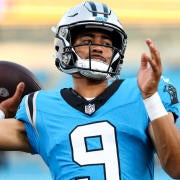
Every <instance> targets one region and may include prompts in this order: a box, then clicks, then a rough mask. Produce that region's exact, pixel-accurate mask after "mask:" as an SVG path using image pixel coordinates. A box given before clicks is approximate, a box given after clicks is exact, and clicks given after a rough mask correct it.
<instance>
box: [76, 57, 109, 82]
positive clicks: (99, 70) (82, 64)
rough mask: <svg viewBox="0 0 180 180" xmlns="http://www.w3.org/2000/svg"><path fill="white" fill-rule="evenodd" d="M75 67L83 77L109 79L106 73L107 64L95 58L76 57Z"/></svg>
mask: <svg viewBox="0 0 180 180" xmlns="http://www.w3.org/2000/svg"><path fill="white" fill-rule="evenodd" d="M76 67H77V68H78V69H79V72H80V74H82V75H83V76H85V77H88V78H91V79H97V80H104V79H109V78H110V75H109V74H108V71H109V70H110V69H109V64H107V63H105V62H102V61H100V60H96V59H91V60H89V59H78V60H77V61H76Z"/></svg>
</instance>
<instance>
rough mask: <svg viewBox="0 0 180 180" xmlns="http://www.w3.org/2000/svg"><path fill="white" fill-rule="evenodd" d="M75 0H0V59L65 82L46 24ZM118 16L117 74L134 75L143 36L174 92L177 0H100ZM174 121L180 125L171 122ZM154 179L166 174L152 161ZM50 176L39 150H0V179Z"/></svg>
mask: <svg viewBox="0 0 180 180" xmlns="http://www.w3.org/2000/svg"><path fill="white" fill-rule="evenodd" d="M80 2H82V1H79V0H73V1H72V0H66V1H60V0H38V1H37V0H0V60H7V61H12V62H15V63H19V64H21V65H23V66H26V67H27V68H29V69H30V70H31V71H33V72H34V73H35V75H36V76H37V78H38V79H39V80H40V82H41V83H42V84H43V86H44V88H46V89H51V88H61V87H64V86H70V85H71V77H70V76H68V75H64V74H63V73H61V72H59V71H58V70H57V69H56V67H55V66H54V59H53V53H54V49H53V38H54V35H53V33H52V32H51V27H52V26H55V25H56V24H57V22H58V21H59V20H60V18H61V17H62V15H63V14H64V13H65V12H66V11H67V10H68V9H69V8H70V7H72V6H74V5H76V4H78V3H80ZM103 2H104V3H106V4H107V5H108V6H110V7H111V8H112V9H113V10H114V12H115V13H116V14H117V15H118V17H119V18H120V20H121V22H122V24H123V26H124V29H125V31H126V33H127V34H128V46H127V50H126V55H125V58H124V66H123V70H122V72H121V77H122V78H127V77H131V76H136V74H137V71H138V68H139V64H140V57H141V53H143V52H147V53H149V52H148V48H147V46H146V44H145V39H147V38H151V39H152V40H153V42H154V43H155V45H156V46H157V48H158V49H159V51H160V53H161V57H162V62H163V68H164V71H163V74H164V76H165V77H166V78H170V79H171V81H172V82H173V83H174V85H175V86H176V87H177V89H178V93H179V94H180V80H179V79H180V60H179V57H180V50H179V47H180V41H179V40H180V1H179V0H113V1H112V0H103ZM177 127H178V128H179V127H180V125H179V123H177ZM155 164H156V165H155V180H170V179H171V178H170V177H169V176H168V175H167V174H166V173H165V172H164V171H163V170H162V168H161V166H160V165H159V161H158V158H156V162H155ZM4 179H6V180H31V179H33V180H41V179H42V180H50V179H51V177H50V174H49V171H48V169H47V167H46V165H45V164H44V163H43V162H42V160H41V159H40V158H39V156H36V155H33V156H32V155H29V154H25V153H19V152H0V180H4Z"/></svg>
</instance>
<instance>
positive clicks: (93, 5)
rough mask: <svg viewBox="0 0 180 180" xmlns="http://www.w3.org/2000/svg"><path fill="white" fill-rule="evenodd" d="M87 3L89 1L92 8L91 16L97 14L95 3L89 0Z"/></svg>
mask: <svg viewBox="0 0 180 180" xmlns="http://www.w3.org/2000/svg"><path fill="white" fill-rule="evenodd" d="M88 3H89V5H90V6H91V10H92V14H93V16H97V8H96V5H95V3H94V2H92V1H89V2H88Z"/></svg>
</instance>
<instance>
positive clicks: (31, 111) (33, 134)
mask: <svg viewBox="0 0 180 180" xmlns="http://www.w3.org/2000/svg"><path fill="white" fill-rule="evenodd" d="M36 97H37V92H36V93H31V94H29V95H26V96H25V97H24V98H23V100H22V102H21V104H20V107H19V109H18V111H17V113H16V116H15V118H16V119H18V120H21V121H23V122H24V123H25V128H26V133H27V136H28V140H29V143H30V145H31V148H32V154H37V153H38V152H39V137H38V136H39V135H38V131H37V127H36Z"/></svg>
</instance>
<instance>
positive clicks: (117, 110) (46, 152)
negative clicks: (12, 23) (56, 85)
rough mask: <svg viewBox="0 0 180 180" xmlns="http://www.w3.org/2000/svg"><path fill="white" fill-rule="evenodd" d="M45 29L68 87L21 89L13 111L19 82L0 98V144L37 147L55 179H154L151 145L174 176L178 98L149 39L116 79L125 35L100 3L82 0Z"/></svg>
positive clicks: (177, 171) (179, 138)
mask: <svg viewBox="0 0 180 180" xmlns="http://www.w3.org/2000/svg"><path fill="white" fill-rule="evenodd" d="M52 30H53V32H54V33H55V41H54V44H55V45H54V49H55V65H56V67H57V68H58V69H59V70H60V71H62V72H64V73H67V74H70V75H72V78H73V83H74V84H73V87H70V88H64V89H60V90H40V91H37V92H35V93H32V94H29V95H26V96H25V97H24V98H23V100H22V101H21V103H20V107H19V109H18V110H17V113H16V116H15V118H14V117H10V116H9V109H12V107H17V105H19V97H20V96H21V94H22V92H23V89H24V84H23V83H20V84H19V85H18V86H17V90H16V92H15V94H14V96H13V97H12V98H10V99H7V100H5V101H3V102H2V103H1V104H0V109H1V114H0V117H1V119H3V118H4V117H5V118H6V119H5V120H1V121H0V149H1V150H19V151H25V152H29V153H32V154H39V155H40V156H41V157H42V159H43V160H44V162H45V163H46V164H47V166H48V167H49V169H50V172H51V175H52V179H54V180H120V179H121V180H153V179H154V153H157V155H158V157H159V159H160V162H161V165H162V167H163V168H164V170H165V171H166V172H167V173H168V174H169V175H170V176H171V177H173V178H180V133H179V131H178V129H177V128H176V126H175V122H176V120H177V119H178V117H179V115H180V103H179V102H178V96H177V93H176V88H175V87H174V86H173V85H172V84H171V83H170V82H167V81H164V79H163V78H162V65H161V58H160V53H159V52H158V50H157V49H156V47H155V46H154V44H153V42H152V41H151V40H150V39H147V40H146V45H147V46H148V48H149V51H150V55H148V54H146V53H142V56H141V60H140V68H139V72H138V75H137V77H135V78H130V79H121V78H120V77H119V75H120V71H121V68H122V64H123V58H124V53H125V49H126V45H127V35H126V33H125V31H124V29H123V27H122V24H121V22H120V20H119V19H118V18H117V16H116V15H115V14H114V12H113V11H111V10H110V9H109V7H108V6H107V5H105V4H103V3H99V2H93V1H89V2H84V3H81V4H79V5H77V6H75V7H73V8H71V9H70V10H69V11H68V12H67V13H66V14H65V15H64V16H63V17H62V19H61V20H60V22H59V23H58V24H57V26H56V27H53V28H52Z"/></svg>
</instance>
